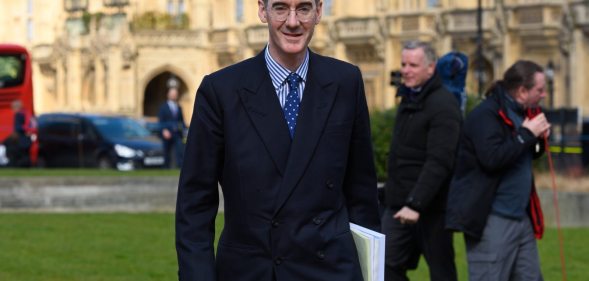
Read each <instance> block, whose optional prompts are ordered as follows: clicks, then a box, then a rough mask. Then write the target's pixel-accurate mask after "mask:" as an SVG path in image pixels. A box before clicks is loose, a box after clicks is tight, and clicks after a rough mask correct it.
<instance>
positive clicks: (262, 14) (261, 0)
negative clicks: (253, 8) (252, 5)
mask: <svg viewBox="0 0 589 281" xmlns="http://www.w3.org/2000/svg"><path fill="white" fill-rule="evenodd" d="M258 17H259V18H260V21H262V22H263V23H268V14H267V13H266V6H264V0H258Z"/></svg>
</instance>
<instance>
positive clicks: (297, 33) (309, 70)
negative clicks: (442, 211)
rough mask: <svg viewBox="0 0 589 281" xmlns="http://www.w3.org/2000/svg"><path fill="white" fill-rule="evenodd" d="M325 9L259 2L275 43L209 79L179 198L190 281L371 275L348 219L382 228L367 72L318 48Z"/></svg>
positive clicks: (302, 2) (305, 2)
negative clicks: (221, 221) (313, 44)
mask: <svg viewBox="0 0 589 281" xmlns="http://www.w3.org/2000/svg"><path fill="white" fill-rule="evenodd" d="M321 12H322V2H321V1H320V0H258V17H259V18H260V20H261V21H262V22H263V23H265V24H267V25H268V32H269V42H268V44H267V45H266V47H265V48H264V49H263V50H262V52H260V53H259V54H258V55H257V56H255V57H253V58H250V59H247V60H245V61H242V62H239V63H237V64H235V65H232V66H229V67H227V68H224V69H222V70H219V71H217V72H215V73H212V74H210V75H207V76H205V77H204V78H203V80H202V82H201V84H200V87H199V89H198V91H197V94H196V100H195V105H194V113H193V115H192V121H191V123H190V130H189V131H188V142H187V145H186V158H185V161H184V166H183V167H182V171H181V174H180V182H179V187H178V200H177V201H176V202H177V205H176V251H177V254H178V264H179V278H180V280H201V281H295V280H297V281H303V280H305V281H310V280H313V281H359V280H362V270H361V267H360V263H359V259H358V254H357V251H356V247H355V244H354V239H353V237H352V234H351V232H350V222H353V223H356V224H358V225H361V226H364V227H367V228H370V229H372V230H379V229H380V220H379V215H378V201H377V187H376V171H375V167H374V159H373V156H372V142H371V138H370V122H369V116H368V108H367V104H366V98H365V94H364V84H363V79H362V75H361V73H360V69H359V68H358V67H356V66H353V65H351V64H349V63H346V62H342V61H338V60H336V59H333V58H328V57H324V56H321V55H318V54H315V53H314V52H312V51H311V50H309V48H308V45H309V41H310V40H311V37H312V36H313V31H314V29H315V26H316V25H317V24H318V23H319V21H320V19H321ZM219 185H220V187H221V188H222V190H223V197H224V200H225V204H224V207H225V212H224V217H225V225H224V228H223V232H222V233H221V237H220V238H219V242H218V247H217V249H216V253H215V249H214V246H213V245H214V244H213V242H214V240H215V217H216V215H217V210H218V207H219V190H218V188H219Z"/></svg>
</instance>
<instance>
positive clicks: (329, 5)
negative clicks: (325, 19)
mask: <svg viewBox="0 0 589 281" xmlns="http://www.w3.org/2000/svg"><path fill="white" fill-rule="evenodd" d="M323 15H325V16H331V15H333V1H331V0H323Z"/></svg>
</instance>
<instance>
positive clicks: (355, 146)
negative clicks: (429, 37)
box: [344, 69, 380, 231]
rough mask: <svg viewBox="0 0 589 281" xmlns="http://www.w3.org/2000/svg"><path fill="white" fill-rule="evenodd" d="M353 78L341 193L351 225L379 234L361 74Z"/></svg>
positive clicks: (369, 139) (372, 160)
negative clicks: (352, 106) (352, 108)
mask: <svg viewBox="0 0 589 281" xmlns="http://www.w3.org/2000/svg"><path fill="white" fill-rule="evenodd" d="M356 77H357V78H356V80H355V81H356V84H357V92H356V115H355V120H354V125H353V128H352V139H351V142H350V150H349V156H348V162H347V163H348V167H347V168H346V175H345V178H344V193H345V197H346V204H347V208H348V212H349V215H350V221H351V222H353V223H355V224H358V225H361V226H364V227H367V228H370V229H372V230H375V231H380V217H379V215H378V195H377V187H376V169H375V167H374V159H373V153H372V140H371V137H370V120H369V116H368V107H367V105H366V96H365V93H364V84H363V80H362V74H361V73H360V70H358V69H357V76H356Z"/></svg>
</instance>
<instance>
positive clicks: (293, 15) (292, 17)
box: [286, 10, 299, 26]
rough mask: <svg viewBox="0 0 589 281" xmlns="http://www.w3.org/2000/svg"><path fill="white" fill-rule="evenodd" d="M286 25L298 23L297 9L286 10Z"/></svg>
mask: <svg viewBox="0 0 589 281" xmlns="http://www.w3.org/2000/svg"><path fill="white" fill-rule="evenodd" d="M286 25H288V26H297V25H299V19H298V18H297V11H296V10H290V11H288V15H287V16H286Z"/></svg>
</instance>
